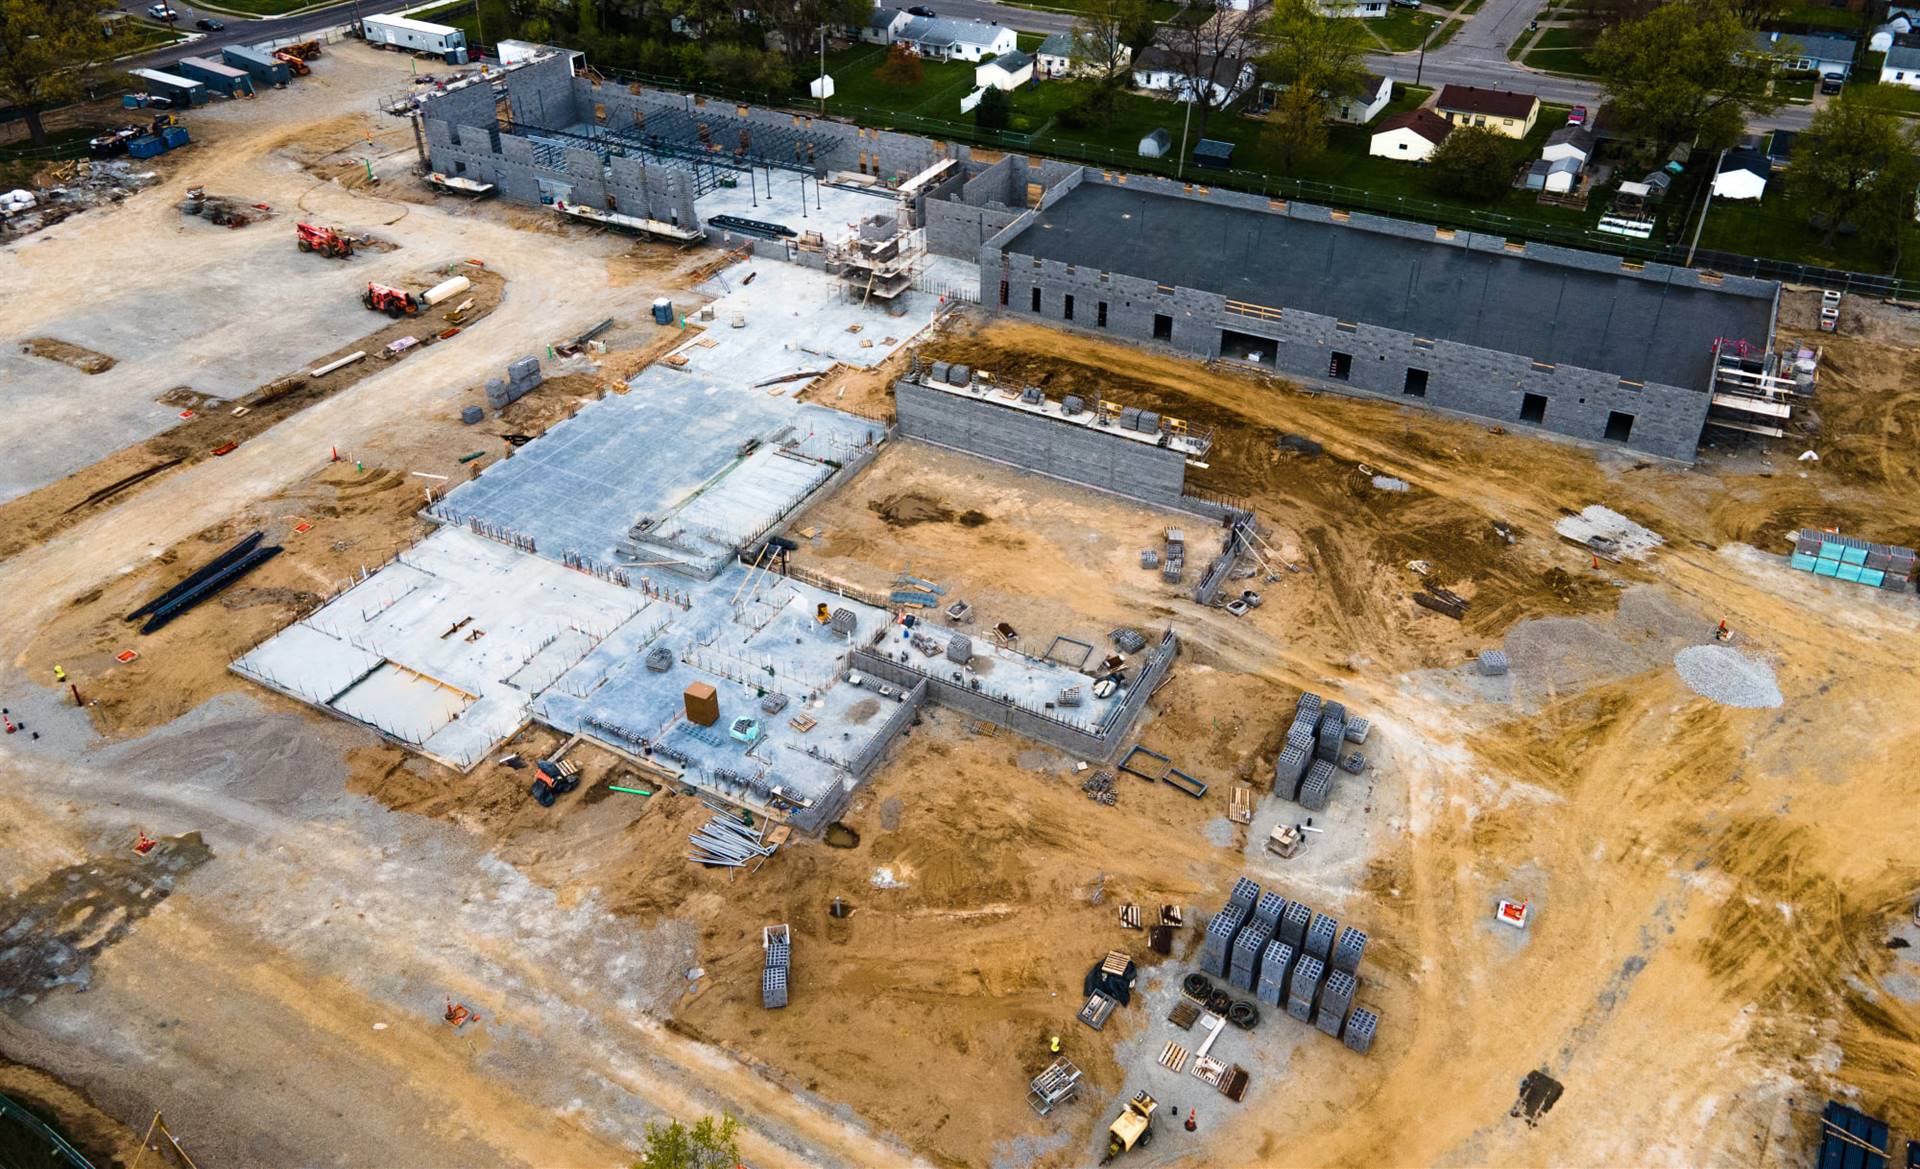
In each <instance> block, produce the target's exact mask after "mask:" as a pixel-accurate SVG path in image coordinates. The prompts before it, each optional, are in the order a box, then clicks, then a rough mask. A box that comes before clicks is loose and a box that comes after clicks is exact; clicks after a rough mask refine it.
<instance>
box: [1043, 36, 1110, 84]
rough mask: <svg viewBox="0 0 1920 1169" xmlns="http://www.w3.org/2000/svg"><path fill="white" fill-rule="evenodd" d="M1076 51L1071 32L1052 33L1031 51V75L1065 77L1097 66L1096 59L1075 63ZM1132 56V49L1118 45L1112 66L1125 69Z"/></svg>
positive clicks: (1088, 70) (1094, 68)
mask: <svg viewBox="0 0 1920 1169" xmlns="http://www.w3.org/2000/svg"><path fill="white" fill-rule="evenodd" d="M1076 52H1077V50H1076V49H1075V47H1074V43H1073V34H1072V33H1069V32H1057V33H1054V34H1053V35H1052V36H1050V37H1048V38H1047V39H1046V40H1044V41H1041V42H1040V47H1039V48H1038V49H1035V50H1034V52H1033V75H1034V76H1035V77H1040V78H1047V77H1065V76H1067V75H1068V74H1070V73H1089V72H1093V71H1095V70H1097V69H1098V68H1099V63H1098V62H1096V61H1083V62H1078V63H1076V62H1075V61H1074V54H1075V53H1076ZM1132 58H1133V50H1132V49H1129V48H1127V47H1126V46H1125V45H1120V46H1118V47H1117V48H1115V49H1114V53H1113V66H1114V68H1116V69H1125V68H1126V67H1127V63H1128V62H1129V61H1130V60H1132Z"/></svg>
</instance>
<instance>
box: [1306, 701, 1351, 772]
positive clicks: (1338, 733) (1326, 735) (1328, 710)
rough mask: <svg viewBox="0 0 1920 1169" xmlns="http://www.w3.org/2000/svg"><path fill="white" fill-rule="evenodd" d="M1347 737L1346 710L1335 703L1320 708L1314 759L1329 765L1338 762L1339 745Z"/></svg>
mask: <svg viewBox="0 0 1920 1169" xmlns="http://www.w3.org/2000/svg"><path fill="white" fill-rule="evenodd" d="M1346 737H1347V708H1346V707H1344V706H1341V705H1340V704H1339V703H1337V702H1329V703H1327V704H1326V705H1325V706H1323V707H1321V708H1320V726H1319V742H1318V745H1317V746H1316V747H1315V749H1314V758H1316V759H1325V760H1326V761H1327V762H1329V763H1337V762H1339V760H1340V744H1341V743H1342V742H1343V741H1345V739H1346Z"/></svg>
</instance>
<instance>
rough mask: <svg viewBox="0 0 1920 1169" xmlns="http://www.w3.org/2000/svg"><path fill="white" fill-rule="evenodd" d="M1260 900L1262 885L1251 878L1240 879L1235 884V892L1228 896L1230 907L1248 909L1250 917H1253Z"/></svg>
mask: <svg viewBox="0 0 1920 1169" xmlns="http://www.w3.org/2000/svg"><path fill="white" fill-rule="evenodd" d="M1259 900H1260V883H1259V882H1258V881H1255V880H1253V879H1251V878H1249V877H1240V878H1237V879H1236V880H1235V881H1234V882H1233V891H1232V892H1231V893H1228V894H1227V904H1228V905H1242V906H1245V907H1246V910H1247V914H1248V916H1252V914H1253V907H1254V905H1255V904H1256V903H1258V902H1259Z"/></svg>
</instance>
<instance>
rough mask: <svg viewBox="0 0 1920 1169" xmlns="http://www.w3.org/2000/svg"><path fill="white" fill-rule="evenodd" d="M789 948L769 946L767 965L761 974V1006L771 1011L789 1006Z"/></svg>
mask: <svg viewBox="0 0 1920 1169" xmlns="http://www.w3.org/2000/svg"><path fill="white" fill-rule="evenodd" d="M790 961H791V958H790V956H789V946H788V944H787V943H786V942H773V943H770V944H769V945H768V946H767V964H766V967H765V969H763V970H762V971H761V972H760V1005H761V1006H763V1007H765V1008H766V1009H767V1010H769V1011H773V1010H778V1009H779V1008H781V1007H784V1006H786V1005H787V973H788V963H789V962H790Z"/></svg>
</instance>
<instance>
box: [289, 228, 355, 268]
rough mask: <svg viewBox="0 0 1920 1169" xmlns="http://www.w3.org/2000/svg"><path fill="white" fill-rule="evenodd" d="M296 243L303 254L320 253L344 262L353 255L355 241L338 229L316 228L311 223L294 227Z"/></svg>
mask: <svg viewBox="0 0 1920 1169" xmlns="http://www.w3.org/2000/svg"><path fill="white" fill-rule="evenodd" d="M293 231H294V237H293V238H294V242H296V243H298V244H299V245H300V250H301V251H303V252H319V253H320V254H321V255H323V256H332V257H333V258H334V259H337V260H344V259H347V258H349V257H350V256H352V255H353V241H352V240H350V239H348V238H347V237H346V236H344V235H342V234H341V233H340V231H339V229H337V228H332V227H315V226H314V225H313V224H311V223H296V224H294V225H293Z"/></svg>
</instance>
